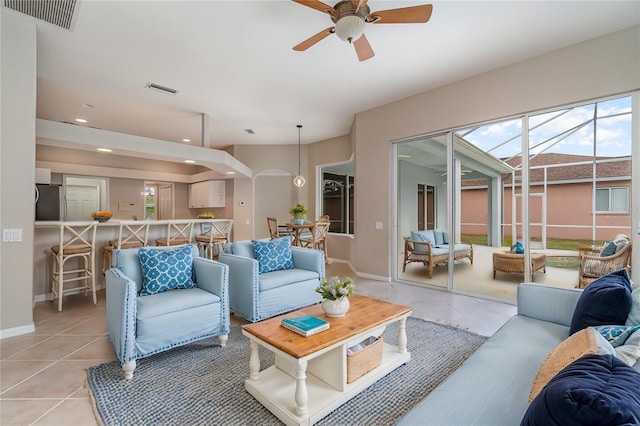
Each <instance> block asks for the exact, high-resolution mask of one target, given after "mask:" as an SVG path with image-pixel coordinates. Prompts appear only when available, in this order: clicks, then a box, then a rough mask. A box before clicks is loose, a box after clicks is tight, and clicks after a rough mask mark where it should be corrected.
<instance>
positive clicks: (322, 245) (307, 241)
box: [300, 222, 330, 262]
mask: <svg viewBox="0 0 640 426" xmlns="http://www.w3.org/2000/svg"><path fill="white" fill-rule="evenodd" d="M329 225H330V223H329V222H316V225H315V226H314V228H313V230H312V232H311V237H307V238H302V237H301V238H300V245H301V246H302V247H307V248H314V249H318V250H322V251H323V252H324V260H325V262H327V259H328V251H327V235H328V234H329Z"/></svg>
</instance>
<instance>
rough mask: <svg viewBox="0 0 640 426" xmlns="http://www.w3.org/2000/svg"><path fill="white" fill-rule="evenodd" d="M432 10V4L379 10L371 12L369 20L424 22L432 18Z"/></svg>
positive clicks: (381, 22) (379, 21)
mask: <svg viewBox="0 0 640 426" xmlns="http://www.w3.org/2000/svg"><path fill="white" fill-rule="evenodd" d="M432 11H433V6H432V5H430V4H423V5H422V6H411V7H402V8H399V9H389V10H379V11H377V12H371V14H370V15H369V17H368V18H367V22H372V23H374V24H422V23H425V22H427V21H428V20H429V18H431V12H432Z"/></svg>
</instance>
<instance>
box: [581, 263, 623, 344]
mask: <svg viewBox="0 0 640 426" xmlns="http://www.w3.org/2000/svg"><path fill="white" fill-rule="evenodd" d="M631 302H632V299H631V280H630V279H629V274H628V273H627V270H626V269H619V270H617V271H615V272H612V273H610V274H608V275H605V276H602V277H600V278H598V279H597V280H595V281H594V282H592V283H591V284H589V285H588V286H587V288H585V289H584V291H583V292H582V294H581V295H580V298H579V299H578V303H577V305H576V309H575V310H574V311H573V318H572V319H571V327H570V329H569V333H571V334H573V333H575V332H576V331H580V330H582V329H583V328H587V327H595V326H598V325H624V324H625V322H626V321H627V317H628V316H629V311H630V310H631Z"/></svg>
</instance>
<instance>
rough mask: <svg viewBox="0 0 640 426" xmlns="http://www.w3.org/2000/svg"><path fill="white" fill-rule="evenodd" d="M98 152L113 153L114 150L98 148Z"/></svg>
mask: <svg viewBox="0 0 640 426" xmlns="http://www.w3.org/2000/svg"><path fill="white" fill-rule="evenodd" d="M97 151H100V152H111V151H112V150H111V149H109V148H98V149H97Z"/></svg>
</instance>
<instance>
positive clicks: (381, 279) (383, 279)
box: [329, 258, 391, 282]
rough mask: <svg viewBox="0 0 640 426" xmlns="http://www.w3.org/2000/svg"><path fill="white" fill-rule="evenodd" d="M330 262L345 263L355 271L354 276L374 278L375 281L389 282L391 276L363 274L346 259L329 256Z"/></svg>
mask: <svg viewBox="0 0 640 426" xmlns="http://www.w3.org/2000/svg"><path fill="white" fill-rule="evenodd" d="M330 260H331V262H329V263H332V262H335V263H346V264H347V265H349V268H351V270H353V271H354V272H355V273H356V276H358V277H362V278H368V279H370V280H376V281H385V282H391V277H383V276H381V275H373V274H365V273H362V272H358V271H357V270H356V268H354V267H353V265H352V264H351V262H349V261H348V260H344V259H335V258H331V259H330Z"/></svg>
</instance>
